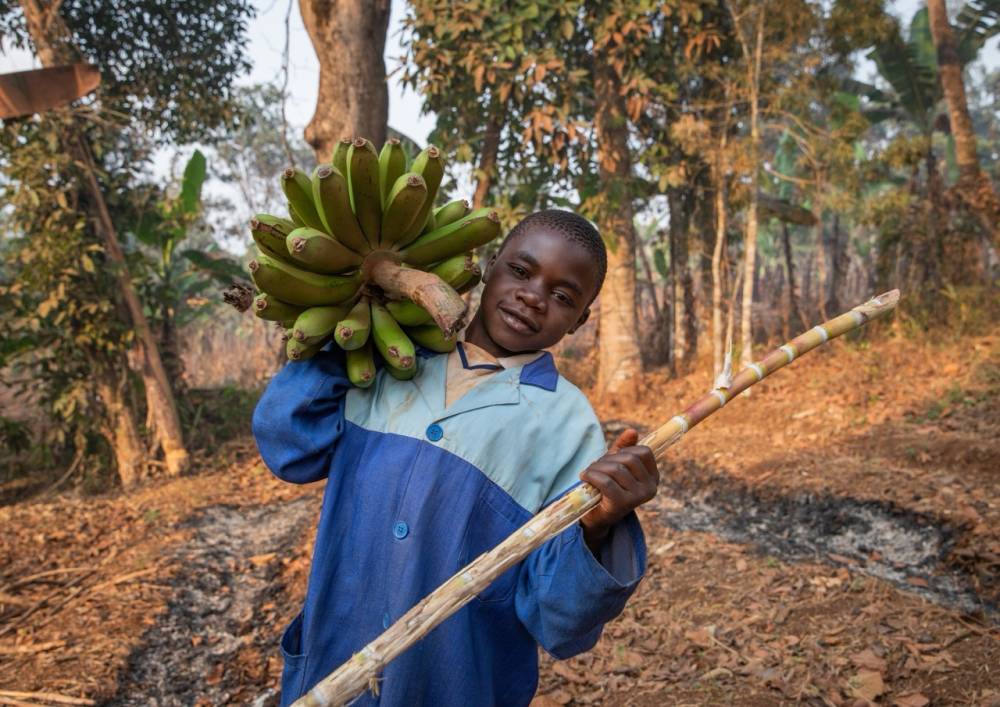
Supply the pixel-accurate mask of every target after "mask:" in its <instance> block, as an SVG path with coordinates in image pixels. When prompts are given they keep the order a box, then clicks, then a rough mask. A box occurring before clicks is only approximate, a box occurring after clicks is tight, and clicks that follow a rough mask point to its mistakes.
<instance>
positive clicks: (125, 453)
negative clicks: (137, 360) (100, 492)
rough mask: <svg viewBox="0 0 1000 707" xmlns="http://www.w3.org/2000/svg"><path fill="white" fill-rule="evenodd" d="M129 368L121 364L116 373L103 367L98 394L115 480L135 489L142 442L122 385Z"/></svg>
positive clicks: (140, 460) (140, 461) (141, 453)
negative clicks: (103, 414) (115, 473)
mask: <svg viewBox="0 0 1000 707" xmlns="http://www.w3.org/2000/svg"><path fill="white" fill-rule="evenodd" d="M127 385H128V369H127V367H126V366H125V365H121V366H120V367H119V370H118V371H117V373H114V372H112V371H111V370H105V371H103V372H102V373H100V374H98V376H97V381H96V388H97V395H98V397H100V399H101V402H102V403H103V404H104V413H105V415H106V416H107V419H106V423H105V425H104V426H103V428H104V436H105V438H106V439H107V440H108V444H109V445H111V449H112V451H113V453H114V455H115V464H116V468H117V471H118V479H119V481H120V482H121V485H122V488H123V489H126V490H128V489H131V488H134V487H135V486H136V485H137V484H138V483H139V481H140V479H141V478H142V459H143V453H144V450H143V444H142V440H141V439H140V437H139V432H138V430H137V428H136V424H135V416H134V415H133V414H132V407H131V406H130V405H129V401H128V396H127V395H126V394H125V387H126V386H127Z"/></svg>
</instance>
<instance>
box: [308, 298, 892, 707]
mask: <svg viewBox="0 0 1000 707" xmlns="http://www.w3.org/2000/svg"><path fill="white" fill-rule="evenodd" d="M898 301H899V290H892V291H890V292H886V293H885V294H882V295H879V296H878V297H874V298H872V299H871V300H869V301H868V302H865V303H864V304H862V305H859V306H857V307H855V308H854V309H852V310H851V311H849V312H847V313H845V314H842V315H840V316H839V317H836V318H834V319H831V320H829V321H827V322H824V323H823V324H820V325H818V326H815V327H813V328H812V329H810V330H809V331H807V332H805V333H804V334H801V335H799V336H797V337H796V338H794V339H792V340H791V341H789V342H788V343H786V344H784V345H782V346H780V347H778V348H777V349H775V350H773V351H771V352H770V353H769V354H767V355H766V356H765V357H764V358H763V359H761V360H760V361H758V362H756V363H751V364H750V365H749V366H747V368H745V369H744V370H743V371H741V372H740V373H739V374H738V375H737V376H736V377H735V378H730V376H728V375H726V374H724V375H722V376H720V378H719V379H718V380H716V387H715V388H714V389H713V390H712V391H711V392H710V393H708V394H707V395H705V396H704V397H702V398H701V399H700V400H698V401H696V402H695V403H694V404H693V405H691V406H689V407H688V408H686V409H685V410H684V411H683V412H682V413H680V414H679V415H675V416H674V417H672V418H670V420H669V421H668V422H667V423H666V424H664V425H662V426H661V427H660V428H659V429H657V430H655V431H654V432H651V433H650V434H648V435H647V436H646V437H645V438H644V439H642V440H641V441H640V442H639V444H641V445H644V446H648V447H650V448H651V449H652V450H653V453H654V455H655V456H656V458H657V461H658V462H659V461H661V460H662V459H663V456H664V453H665V452H666V450H667V449H668V448H669V447H670V446H672V445H673V444H675V443H676V442H677V441H678V440H680V438H681V437H683V436H684V434H685V433H686V432H688V430H690V429H691V428H692V427H694V426H695V425H697V424H699V423H700V422H702V421H703V420H704V419H705V418H706V417H708V416H709V415H711V414H712V413H714V412H715V411H717V410H718V409H720V408H721V407H722V406H724V405H725V404H726V403H727V402H729V401H730V400H732V399H733V398H735V397H736V396H737V395H739V394H740V393H742V392H743V391H745V390H747V389H748V388H750V387H751V386H752V385H754V384H755V383H757V382H759V381H761V380H763V379H764V378H766V377H767V376H769V375H770V374H772V373H774V372H775V371H777V370H778V369H779V368H782V367H784V366H785V365H787V364H789V363H791V362H792V361H794V360H795V359H796V358H798V357H799V356H802V355H803V354H805V353H807V352H808V351H811V350H812V349H814V348H816V347H818V346H821V345H822V344H824V343H826V342H827V341H829V340H830V339H833V338H836V337H838V336H841V335H843V334H846V333H847V332H849V331H852V330H854V329H857V328H858V327H860V326H862V325H863V324H865V323H866V322H868V321H869V320H871V319H873V318H874V317H877V316H880V315H882V314H885V313H886V312H889V311H891V310H892V309H894V308H895V306H896V303H897V302H898ZM600 500H601V493H600V492H599V491H598V490H597V489H595V488H594V487H592V486H590V485H589V484H586V483H584V484H580V485H578V486H576V487H575V488H573V489H572V490H571V491H569V492H567V493H566V494H565V495H564V496H563V497H562V498H560V499H559V500H558V501H556V502H555V503H553V504H552V505H550V506H549V507H547V508H546V509H545V510H544V511H542V512H541V513H539V514H538V515H536V516H535V517H534V518H532V519H531V520H529V521H528V522H527V523H525V524H524V525H523V526H522V527H521V528H520V529H519V530H518V531H517V532H515V533H514V534H513V535H511V536H510V537H508V538H507V539H506V540H504V541H503V542H502V543H500V544H499V545H497V546H496V547H495V548H493V549H492V550H490V551H489V552H487V553H484V554H482V555H480V556H479V557H477V558H476V559H475V560H474V561H473V562H472V563H471V564H469V565H468V566H466V567H465V568H464V569H462V570H460V571H459V572H458V573H457V574H455V575H454V576H453V577H451V579H449V580H448V581H447V582H445V583H444V584H443V585H441V586H440V587H438V588H437V589H436V590H434V591H433V592H432V593H431V594H429V595H428V596H426V597H425V598H424V599H422V600H421V601H420V602H419V603H417V605H416V606H414V607H413V608H412V609H410V610H409V611H408V612H406V614H404V615H403V616H402V617H400V619H399V620H398V621H396V623H394V624H393V625H392V626H390V627H389V628H388V630H386V631H385V632H384V633H382V635H380V636H379V637H378V638H376V639H375V640H373V641H372V642H371V643H369V644H368V645H367V646H365V647H364V648H362V649H361V651H360V652H358V653H355V654H354V656H353V657H352V658H351V659H350V660H349V661H347V662H346V663H344V664H343V665H341V666H340V667H339V668H337V670H335V671H334V672H333V673H331V674H330V675H328V676H327V677H325V678H324V679H323V680H321V681H320V682H319V683H317V684H316V685H315V686H314V687H313V688H312V689H311V690H310V691H309V692H308V693H306V694H305V695H303V696H302V697H301V698H299V699H298V700H297V701H296V702H295V705H298V706H299V707H303V706H309V707H314V706H317V705H343V704H346V703H348V702H349V701H351V700H352V699H354V698H355V697H357V696H358V695H359V694H361V693H362V692H363V691H364V690H365V688H367V687H369V686H372V687H373V689H376V688H377V684H378V682H377V681H378V674H379V673H380V672H381V670H382V669H383V668H384V667H385V666H386V665H387V664H388V663H389V662H390V661H392V660H393V659H395V658H396V657H397V656H399V655H400V654H401V653H402V652H403V651H405V650H406V649H407V648H409V647H410V646H412V645H413V644H414V643H416V642H417V641H418V640H420V639H421V638H422V637H423V636H425V635H427V634H428V633H429V632H430V631H431V630H432V629H434V627H436V626H437V625H438V624H440V623H441V622H443V621H444V620H445V619H447V618H448V617H449V616H451V615H452V614H454V613H455V612H456V611H458V610H459V609H460V608H462V607H463V606H464V605H465V604H466V603H468V602H469V601H471V600H472V598H473V597H474V596H475V595H476V594H478V593H479V592H481V591H483V590H484V589H485V588H486V587H487V586H489V584H490V583H491V582H492V581H493V580H494V579H496V578H497V577H499V576H500V575H501V574H503V573H504V572H505V571H507V570H508V569H510V568H511V567H513V566H514V565H516V564H517V563H518V562H520V561H521V560H523V559H524V558H525V557H527V556H528V555H529V554H530V553H531V552H532V551H533V550H535V549H536V548H538V547H540V546H541V545H542V544H544V543H545V542H546V541H548V540H550V539H551V538H553V537H555V536H556V535H558V534H559V533H561V532H562V531H563V530H565V529H566V528H568V527H569V526H571V525H572V524H573V523H575V522H577V521H578V520H579V519H580V518H581V517H583V516H584V515H586V513H587V512H588V511H590V510H591V509H592V508H594V507H595V506H596V505H597V504H598V503H599V502H600Z"/></svg>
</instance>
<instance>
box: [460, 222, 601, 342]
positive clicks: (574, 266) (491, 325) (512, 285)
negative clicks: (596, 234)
mask: <svg viewBox="0 0 1000 707" xmlns="http://www.w3.org/2000/svg"><path fill="white" fill-rule="evenodd" d="M596 270H597V269H596V268H595V267H594V264H593V260H592V258H591V256H590V254H589V253H587V251H586V250H585V249H584V248H583V247H582V246H580V245H579V244H577V243H574V242H573V241H571V240H569V239H567V238H566V237H565V236H564V235H562V234H560V233H557V232H552V231H549V230H548V229H545V228H544V227H539V228H533V229H530V230H528V231H526V232H524V233H522V234H520V235H519V236H517V237H515V238H514V239H512V240H509V241H508V242H507V243H506V244H505V245H504V247H503V249H502V250H501V251H500V252H499V253H497V254H496V255H494V256H493V257H492V258H490V261H489V263H488V264H487V266H486V272H485V274H484V279H485V282H486V285H485V288H484V289H483V296H482V299H481V300H480V303H479V313H478V314H477V318H479V319H481V323H482V325H483V327H484V328H485V333H486V335H487V336H488V337H489V339H490V340H491V341H492V343H494V344H495V345H496V346H497V347H498V348H499V349H502V351H501V352H500V353H501V355H503V354H512V353H519V352H524V351H538V350H539V349H544V348H548V347H549V346H552V345H553V344H555V343H556V342H557V341H559V340H560V339H561V338H563V336H565V335H566V334H568V333H572V332H573V331H575V330H576V329H577V327H579V326H580V325H581V324H583V323H584V322H585V321H586V320H587V317H588V316H589V315H590V308H589V305H590V302H591V300H593V298H594V296H595V294H596V290H597V272H596Z"/></svg>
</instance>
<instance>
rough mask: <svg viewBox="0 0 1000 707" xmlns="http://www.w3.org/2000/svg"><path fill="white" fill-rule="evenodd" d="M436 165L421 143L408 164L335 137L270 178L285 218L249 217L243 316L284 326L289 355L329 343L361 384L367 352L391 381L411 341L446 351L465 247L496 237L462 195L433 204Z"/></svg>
mask: <svg viewBox="0 0 1000 707" xmlns="http://www.w3.org/2000/svg"><path fill="white" fill-rule="evenodd" d="M443 176H444V160H443V159H442V157H441V154H440V151H439V150H438V149H437V148H436V147H434V146H433V145H432V146H429V147H427V148H426V149H425V150H423V151H422V152H421V153H420V154H419V155H417V156H416V158H415V159H413V161H412V162H410V161H409V159H408V157H407V155H406V152H405V150H404V149H403V147H402V145H401V144H400V142H399V140H396V139H390V140H389V141H388V142H386V143H385V145H384V146H383V147H382V151H381V152H376V150H375V147H374V146H373V145H372V143H371V142H370V141H368V140H366V139H364V138H355V139H354V140H348V139H344V140H341V141H340V142H339V143H338V144H337V147H336V149H335V150H334V152H333V158H332V160H331V162H330V164H322V165H320V166H319V167H317V168H316V170H315V171H314V172H313V174H312V177H310V176H309V175H308V174H306V173H305V172H302V171H301V170H298V169H294V168H289V169H286V170H285V171H284V173H283V174H282V177H281V184H282V188H283V190H284V193H285V196H286V197H287V199H288V211H289V218H288V219H285V218H279V217H277V216H271V215H269V214H258V215H257V216H255V217H254V218H253V219H252V220H251V221H250V231H251V233H252V235H253V239H254V241H255V242H256V244H257V247H258V251H257V254H256V257H255V258H254V259H253V260H251V261H250V273H251V277H252V279H253V282H254V284H255V285H256V286H257V289H258V290H259V293H258V294H257V296H256V297H255V298H254V302H253V310H254V313H255V314H256V315H257V316H258V317H260V318H262V319H266V320H269V321H274V322H278V323H279V325H280V326H281V327H283V328H284V330H285V334H284V340H285V347H286V348H285V351H286V354H287V356H288V358H289V359H291V360H293V361H298V360H302V359H306V358H308V357H310V356H312V355H313V354H315V353H316V352H317V351H319V350H320V349H321V348H322V347H323V346H324V345H326V343H327V342H329V341H330V340H331V339H332V340H334V341H335V342H336V343H337V345H338V346H340V347H341V348H342V349H344V351H346V357H347V374H348V376H349V377H350V379H351V381H352V382H353V383H354V384H355V385H357V386H361V387H366V386H369V385H371V383H372V381H373V380H374V377H375V359H374V356H375V352H376V351H377V352H378V354H379V355H381V357H382V358H383V359H384V361H385V365H386V367H387V368H388V370H389V372H390V373H391V374H392V375H393V376H395V377H396V378H400V379H408V378H412V377H413V375H414V374H415V373H416V357H415V346H414V344H415V343H416V344H419V345H421V346H424V347H426V348H428V349H431V350H434V351H450V350H451V349H453V348H454V346H455V343H454V340H453V339H452V338H451V337H452V336H453V335H454V333H455V332H456V331H457V330H458V328H459V327H460V326H461V324H462V320H463V319H464V316H465V310H466V308H465V303H464V301H462V299H461V297H459V295H460V294H461V293H463V292H465V291H467V290H469V289H471V288H472V287H474V286H475V285H476V284H477V283H478V282H479V280H480V277H481V275H480V270H479V267H478V265H477V264H476V262H475V258H474V257H473V255H472V252H471V251H472V249H474V248H476V247H478V246H481V245H484V244H485V243H488V242H489V241H491V240H493V239H494V238H495V237H496V236H497V235H499V233H500V223H499V218H498V217H497V214H496V212H495V211H491V210H490V209H488V208H484V209H478V210H476V211H473V212H472V213H470V212H469V206H468V203H467V202H466V201H464V200H458V201H452V202H450V203H447V204H444V205H443V206H440V207H438V208H436V209H435V208H434V202H435V197H436V196H437V194H438V188H439V187H440V185H441V180H442V177H443Z"/></svg>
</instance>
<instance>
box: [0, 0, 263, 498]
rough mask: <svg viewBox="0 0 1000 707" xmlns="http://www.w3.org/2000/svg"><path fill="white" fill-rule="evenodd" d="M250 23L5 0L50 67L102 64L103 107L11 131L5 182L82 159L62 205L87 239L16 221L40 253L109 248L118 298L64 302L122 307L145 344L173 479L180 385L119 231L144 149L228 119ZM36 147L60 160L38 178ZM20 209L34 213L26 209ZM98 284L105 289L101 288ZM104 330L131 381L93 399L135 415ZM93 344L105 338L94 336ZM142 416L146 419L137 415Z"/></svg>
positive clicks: (148, 381)
mask: <svg viewBox="0 0 1000 707" xmlns="http://www.w3.org/2000/svg"><path fill="white" fill-rule="evenodd" d="M250 14H251V11H250V8H249V5H248V3H247V2H246V1H245V0H224V1H223V2H207V1H205V0H200V1H196V2H192V3H186V4H185V5H184V6H183V7H182V8H177V7H173V6H165V5H163V4H162V3H160V2H158V1H156V0H142V1H139V2H132V1H126V0H106V1H105V2H100V3H94V2H86V1H84V0H62V2H50V1H49V0H22V1H21V2H19V3H14V2H12V1H11V0H3V1H0V27H3V28H4V30H5V35H6V38H7V39H8V40H9V41H10V42H11V43H12V44H14V45H15V46H21V47H29V46H31V47H34V49H35V51H36V53H37V55H38V57H39V59H40V60H41V61H42V63H43V64H44V65H46V66H51V65H54V64H57V63H66V62H70V61H75V60H78V59H82V60H86V61H90V62H92V63H94V64H96V65H98V67H99V68H100V69H101V71H102V80H103V82H102V86H101V88H100V90H99V91H98V93H97V94H96V95H95V97H94V98H93V99H88V100H87V101H85V102H84V103H85V105H86V108H84V109H76V110H74V109H70V110H64V111H60V112H58V113H57V114H53V115H51V116H48V115H47V116H41V117H39V118H36V119H29V120H26V121H21V122H19V123H12V124H11V125H10V126H9V128H10V134H9V136H7V137H9V138H10V140H6V139H5V144H4V148H5V152H6V154H5V162H4V171H5V172H6V173H7V174H8V176H9V177H10V178H11V180H12V182H13V184H12V187H11V188H12V189H16V190H18V191H24V192H26V193H31V192H32V191H38V190H45V189H46V188H48V187H50V186H51V183H52V173H53V172H52V171H51V170H56V169H59V167H58V165H59V164H61V163H62V161H64V160H62V156H61V154H58V153H64V154H68V155H70V156H72V157H73V160H72V161H71V165H70V168H69V169H68V170H66V169H64V170H63V171H62V172H61V173H62V174H63V176H64V177H65V178H67V179H69V180H71V181H70V183H60V185H59V188H60V194H61V195H62V196H61V197H60V198H61V199H63V201H61V202H59V204H60V205H59V207H58V210H66V209H67V208H69V207H68V206H67V205H66V204H67V203H69V202H72V203H75V204H76V207H75V208H79V209H81V210H82V211H83V212H84V213H89V215H90V218H89V219H88V220H87V221H86V222H85V224H84V227H83V229H82V230H80V229H77V227H76V226H74V225H72V224H71V223H70V222H69V221H67V220H61V221H58V223H59V224H60V228H62V229H64V230H63V231H58V230H51V229H45V228H42V227H39V226H36V225H34V223H33V222H32V220H31V219H30V218H21V216H17V218H16V220H15V222H16V223H17V224H18V228H19V229H20V230H21V231H23V234H24V235H26V236H30V238H31V241H32V247H34V248H42V247H49V246H51V245H52V242H53V241H58V240H59V239H60V238H62V237H64V236H66V235H67V231H68V230H73V232H74V234H76V236H77V237H78V240H79V242H80V243H81V245H83V247H84V248H86V249H89V248H90V247H91V246H93V245H95V244H96V243H100V244H101V245H100V246H99V251H100V253H99V256H98V257H99V259H100V260H101V261H106V262H107V263H108V265H110V267H108V266H107V265H106V266H105V267H104V268H103V269H105V270H107V271H108V272H109V273H111V274H113V276H114V278H115V282H116V283H117V284H116V285H113V286H107V284H106V283H105V284H104V285H102V286H103V287H105V288H106V289H104V290H103V291H98V292H97V293H95V292H94V291H93V290H91V289H87V290H82V291H80V292H76V291H73V292H70V293H68V294H67V295H66V296H65V298H64V299H65V300H67V302H66V303H65V304H64V306H65V307H66V308H67V311H69V310H72V308H73V307H79V308H80V309H81V310H86V308H87V307H91V306H93V303H92V302H88V301H86V300H85V299H84V295H85V294H86V296H88V297H93V296H95V294H96V296H97V297H104V298H108V299H110V300H112V301H115V300H116V299H117V301H118V303H119V305H120V306H119V311H120V316H121V317H122V318H123V319H124V321H125V322H127V323H128V325H127V326H128V328H130V329H132V330H133V332H134V334H135V337H134V339H133V342H134V343H133V344H132V345H133V346H134V347H135V349H136V352H135V353H136V354H137V355H136V356H135V359H137V361H138V368H139V370H140V372H141V373H142V377H143V382H144V383H145V386H144V387H145V392H146V398H147V407H148V412H149V413H150V417H151V419H152V426H153V431H154V433H155V438H156V441H157V446H159V447H161V448H162V449H163V451H164V457H165V462H166V466H167V468H168V470H169V471H170V472H173V473H176V472H179V471H180V470H181V469H183V468H184V467H185V466H186V464H187V458H188V454H187V451H186V449H185V447H184V443H183V437H182V434H181V429H180V422H179V416H178V413H177V408H176V405H174V404H172V403H171V400H172V394H171V390H170V386H169V382H168V381H167V376H166V374H165V372H164V370H163V365H162V361H159V360H158V359H159V357H158V355H157V354H158V347H157V343H156V341H155V338H154V337H153V336H152V334H151V332H150V330H149V325H148V322H146V321H145V312H144V307H143V306H142V303H141V302H139V300H138V298H137V296H136V293H135V290H134V289H133V287H132V277H131V276H130V274H129V264H128V262H127V256H128V253H126V252H123V249H122V247H121V244H120V243H119V242H118V238H117V233H118V230H119V229H120V227H121V225H120V223H118V221H119V220H120V219H121V218H122V216H123V213H124V212H126V211H128V210H129V207H128V206H127V202H129V199H130V197H131V195H130V194H129V192H128V187H129V180H130V179H134V178H135V176H136V175H137V173H138V172H139V171H140V170H141V169H142V168H143V167H144V166H145V165H144V164H143V161H144V160H146V159H147V156H146V153H145V152H144V148H143V147H137V146H140V145H145V143H146V142H147V141H148V138H147V136H148V135H150V134H153V135H156V137H157V139H161V140H168V139H188V138H198V137H201V136H204V135H205V134H206V131H207V130H208V129H210V128H211V127H213V126H215V125H218V124H219V123H221V122H224V121H226V120H227V119H228V116H229V114H230V106H229V99H230V85H231V83H232V78H233V77H234V76H235V75H236V74H237V73H239V72H241V71H243V70H245V69H246V68H247V62H246V60H245V58H244V57H243V55H242V51H241V43H242V39H243V35H244V33H245V31H246V20H247V18H248V17H249V16H250ZM193 67H197V70H195V69H194V68H193ZM26 138H30V139H33V140H40V141H44V145H45V146H46V147H47V150H48V154H46V152H45V150H40V151H38V152H37V153H36V155H35V156H36V157H40V158H41V164H39V165H38V169H36V170H33V171H32V170H30V169H26V168H25V165H23V164H22V163H21V155H22V154H24V153H25V150H24V149H23V148H22V144H24V139H26ZM15 175H16V176H15ZM46 180H48V184H46ZM16 208H30V207H29V206H28V203H27V202H23V201H22V202H18V206H17V207H16ZM23 216H29V215H28V214H24V215H23ZM84 252H88V251H86V250H85V251H84ZM91 264H92V265H95V264H94V263H93V262H92V263H91ZM101 264H102V265H103V264H104V263H101ZM96 270H97V267H96V266H95V271H96ZM53 283H54V280H53V279H52V278H51V277H49V278H48V279H47V280H44V281H43V280H41V279H39V280H38V281H37V284H38V286H39V288H44V287H48V286H51V284H53ZM94 284H95V285H100V283H99V282H96V281H95V282H94ZM77 298H79V300H80V301H77ZM26 302H27V301H26ZM56 316H57V317H58V316H59V315H56ZM71 322H72V325H73V326H80V327H88V326H89V327H91V328H93V325H94V324H95V322H86V321H85V320H84V319H82V318H81V319H72V320H71ZM104 325H106V326H107V327H108V332H107V334H108V336H105V337H104V338H103V339H102V341H104V343H103V344H101V346H99V347H98V348H97V349H96V350H95V352H94V353H93V355H94V356H96V357H98V358H100V359H101V361H105V363H101V366H103V369H102V368H101V366H98V365H97V364H98V361H97V360H95V368H98V369H99V370H107V371H110V372H112V373H114V374H115V375H118V376H119V379H118V380H116V381H112V382H110V383H109V384H108V385H104V384H103V383H102V384H101V385H98V382H99V381H97V380H94V381H93V389H92V391H91V392H93V393H94V394H95V395H98V397H101V398H106V395H105V394H104V393H101V392H100V390H104V391H113V393H114V395H116V396H119V399H120V400H122V401H124V404H123V405H119V404H118V402H117V401H110V400H107V399H105V400H104V403H105V408H104V409H105V412H106V414H107V415H108V416H109V418H114V415H115V413H114V411H115V410H122V409H125V407H129V406H130V405H131V402H130V401H131V398H132V396H131V395H129V394H128V380H127V376H124V375H123V374H124V372H125V371H124V369H125V366H124V365H123V362H122V360H121V359H115V358H114V356H116V355H123V351H120V350H119V349H117V348H116V347H117V346H119V343H117V340H116V339H115V337H114V336H113V334H114V332H113V327H111V325H110V322H105V323H104ZM75 333H76V334H77V335H79V334H80V332H75ZM89 335H90V336H94V337H95V339H97V338H98V337H96V335H95V334H94V332H93V331H91V332H90V334H89ZM121 343H122V344H124V343H125V342H121ZM60 345H61V344H60ZM102 357H103V358H102ZM109 357H110V358H109ZM25 360H27V359H25ZM33 365H34V370H35V372H38V373H40V375H42V376H49V377H48V378H47V379H46V383H52V384H53V385H56V386H58V385H64V384H63V383H61V382H59V379H58V378H57V377H55V376H51V375H50V374H49V373H46V372H45V370H46V369H44V367H39V366H38V365H37V362H36V363H35V364H33ZM98 389H100V390H98ZM130 417H131V419H132V420H134V419H135V416H134V415H131V414H130ZM121 420H124V418H121ZM121 420H117V421H115V420H114V419H109V422H108V425H107V426H106V427H107V429H109V430H111V429H119V428H120V427H121V425H120V424H119V422H121ZM94 422H95V423H96V422H97V421H96V420H95V421H94ZM122 424H125V423H124V422H122ZM129 424H134V423H129ZM106 436H107V438H108V441H109V445H110V446H111V447H112V449H117V447H116V445H117V443H116V441H115V440H116V435H115V434H113V433H111V432H109V433H108V434H107V435H106ZM127 458H131V459H132V461H128V460H127ZM118 460H119V463H120V465H121V466H123V467H125V466H129V465H134V463H135V462H134V454H131V455H130V454H123V455H120V456H119V459H118ZM119 471H120V474H121V476H122V480H123V483H128V479H129V478H134V477H133V476H131V475H129V474H126V473H125V470H124V469H123V468H120V469H119Z"/></svg>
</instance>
